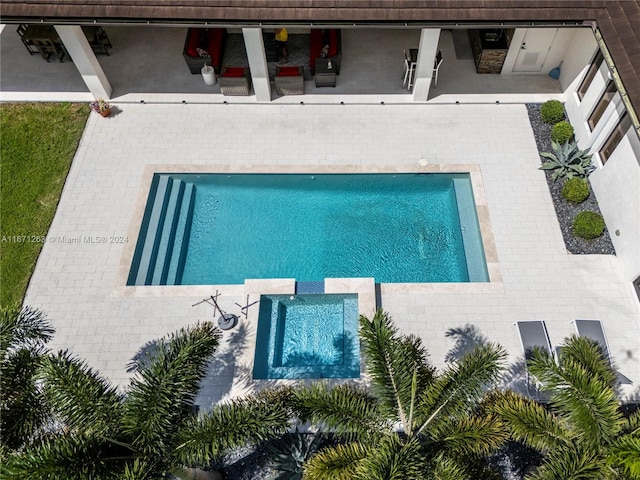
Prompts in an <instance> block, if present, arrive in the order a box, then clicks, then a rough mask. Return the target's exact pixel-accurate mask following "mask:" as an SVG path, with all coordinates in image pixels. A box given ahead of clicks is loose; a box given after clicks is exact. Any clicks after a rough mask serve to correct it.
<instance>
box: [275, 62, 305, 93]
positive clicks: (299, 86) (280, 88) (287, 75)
mask: <svg viewBox="0 0 640 480" xmlns="http://www.w3.org/2000/svg"><path fill="white" fill-rule="evenodd" d="M275 82H276V91H277V92H278V95H304V69H303V68H302V67H285V66H277V67H276V76H275Z"/></svg>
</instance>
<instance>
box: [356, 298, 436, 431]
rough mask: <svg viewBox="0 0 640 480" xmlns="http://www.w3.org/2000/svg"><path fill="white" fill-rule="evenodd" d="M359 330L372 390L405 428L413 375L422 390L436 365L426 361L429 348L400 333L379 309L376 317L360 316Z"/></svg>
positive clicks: (408, 426)
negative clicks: (432, 365)
mask: <svg viewBox="0 0 640 480" xmlns="http://www.w3.org/2000/svg"><path fill="white" fill-rule="evenodd" d="M360 333H361V336H362V338H363V341H364V352H365V356H366V364H367V370H368V372H369V373H370V374H371V378H372V383H373V390H374V393H375V395H376V396H377V397H378V399H379V400H380V403H381V407H382V408H383V409H384V410H385V411H386V412H387V416H391V415H393V416H394V417H395V418H398V419H400V421H401V422H402V424H403V426H404V428H405V431H406V432H407V433H409V434H410V433H411V431H412V426H411V425H408V421H409V411H410V410H411V399H412V391H413V389H412V384H413V377H414V375H415V377H416V382H415V383H416V387H417V390H418V391H420V390H422V389H423V388H424V387H426V385H428V384H429V383H430V381H431V378H432V376H433V372H434V369H433V368H432V367H430V366H429V365H428V363H427V352H426V349H425V348H424V347H423V345H422V341H421V340H420V339H419V338H418V337H415V336H411V335H409V336H400V335H399V334H398V331H397V329H396V327H395V326H394V325H393V324H392V322H391V319H390V318H389V316H388V315H387V314H386V313H385V312H383V311H382V310H378V311H377V312H376V313H375V315H374V317H373V319H371V320H369V319H368V318H366V317H364V316H362V317H360Z"/></svg>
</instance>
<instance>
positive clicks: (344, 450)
mask: <svg viewBox="0 0 640 480" xmlns="http://www.w3.org/2000/svg"><path fill="white" fill-rule="evenodd" d="M374 452H375V447H372V446H367V445H363V444H361V443H357V442H355V443H348V444H338V445H336V446H333V447H327V448H324V449H322V450H321V451H319V452H318V453H316V454H315V455H314V456H313V457H311V459H309V461H307V463H305V465H304V475H303V478H304V479H305V480H327V479H331V480H353V479H355V478H356V472H357V469H358V465H359V464H360V462H362V460H363V459H364V458H366V457H367V456H369V455H371V454H373V453H374Z"/></svg>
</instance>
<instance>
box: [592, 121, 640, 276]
mask: <svg viewBox="0 0 640 480" xmlns="http://www.w3.org/2000/svg"><path fill="white" fill-rule="evenodd" d="M639 162H640V140H639V139H638V136H637V135H636V134H635V133H634V131H633V128H631V129H630V130H629V132H628V133H627V135H626V137H625V138H623V139H622V141H621V142H620V144H619V145H618V148H616V150H615V151H614V152H613V154H612V155H611V157H609V160H608V161H607V163H606V164H605V165H603V166H600V167H598V168H597V169H596V171H594V172H593V173H592V174H591V176H590V177H589V181H590V182H591V186H592V187H593V191H594V192H595V194H596V197H597V198H598V204H599V206H600V210H601V211H602V215H603V216H604V218H605V221H606V223H607V228H608V229H609V234H610V235H611V240H612V241H613V245H614V247H615V249H616V255H617V256H618V259H619V260H620V265H621V267H622V270H623V272H624V274H625V276H626V278H627V279H628V280H629V281H630V282H631V281H633V280H634V279H635V278H637V277H638V276H640V163H639Z"/></svg>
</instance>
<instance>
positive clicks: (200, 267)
mask: <svg viewBox="0 0 640 480" xmlns="http://www.w3.org/2000/svg"><path fill="white" fill-rule="evenodd" d="M362 277H373V278H374V279H375V281H376V282H378V283H434V282H487V281H488V273H487V268H486V262H485V258H484V249H483V246H482V239H481V236H480V232H479V227H478V219H477V214H476V209H475V204H474V200H473V190H472V187H471V182H470V178H469V174H465V173H456V174H442V173H433V174H431V173H430V174H322V175H319V174H318V175H312V174H155V175H154V178H153V181H152V186H151V191H150V193H149V197H148V200H147V207H146V209H145V213H144V217H143V221H142V226H141V229H140V234H139V238H138V243H137V245H136V250H135V252H134V256H133V262H132V265H131V269H130V272H129V278H128V282H127V284H128V285H225V284H242V283H243V282H244V280H245V279H246V278H295V279H296V280H298V281H301V282H307V281H318V280H323V279H324V278H362Z"/></svg>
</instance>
